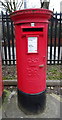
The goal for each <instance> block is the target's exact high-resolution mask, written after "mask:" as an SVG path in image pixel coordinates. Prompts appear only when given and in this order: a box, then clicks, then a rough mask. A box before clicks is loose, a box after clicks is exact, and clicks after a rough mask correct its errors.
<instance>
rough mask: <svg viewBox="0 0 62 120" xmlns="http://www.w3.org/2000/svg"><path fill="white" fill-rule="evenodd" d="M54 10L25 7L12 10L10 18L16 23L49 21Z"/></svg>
mask: <svg viewBox="0 0 62 120" xmlns="http://www.w3.org/2000/svg"><path fill="white" fill-rule="evenodd" d="M52 16H53V12H52V11H50V10H48V9H42V8H37V9H24V10H18V11H15V12H12V13H11V14H10V18H11V19H12V21H14V23H15V24H18V23H26V22H48V20H49V19H50V18H51V17H52Z"/></svg>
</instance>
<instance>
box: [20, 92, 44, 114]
mask: <svg viewBox="0 0 62 120" xmlns="http://www.w3.org/2000/svg"><path fill="white" fill-rule="evenodd" d="M18 106H19V108H20V109H21V110H22V111H24V112H25V113H26V114H28V113H38V112H40V111H42V112H43V110H44V109H45V106H46V91H43V92H41V93H39V94H37V95H36V94H34V95H32V94H26V93H24V92H22V91H20V90H18Z"/></svg>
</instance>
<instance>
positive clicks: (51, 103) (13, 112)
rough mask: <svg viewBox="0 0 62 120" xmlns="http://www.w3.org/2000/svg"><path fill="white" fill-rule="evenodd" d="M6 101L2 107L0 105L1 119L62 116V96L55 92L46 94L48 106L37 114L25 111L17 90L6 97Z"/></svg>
mask: <svg viewBox="0 0 62 120" xmlns="http://www.w3.org/2000/svg"><path fill="white" fill-rule="evenodd" d="M5 99H6V101H5V100H4V101H5V102H3V105H2V109H1V107H0V119H1V115H2V118H60V117H62V116H61V115H62V114H61V112H62V111H61V107H60V106H62V98H61V100H60V97H59V96H58V95H55V94H46V107H45V110H44V111H43V112H38V113H36V114H34V113H32V114H29V113H27V114H26V113H24V111H22V110H21V109H19V107H18V103H17V92H16V91H13V92H11V93H10V95H9V96H8V97H7V98H5Z"/></svg>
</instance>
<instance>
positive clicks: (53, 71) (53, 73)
mask: <svg viewBox="0 0 62 120" xmlns="http://www.w3.org/2000/svg"><path fill="white" fill-rule="evenodd" d="M2 70H3V80H14V79H17V71H16V66H3V68H2ZM60 79H62V68H61V66H60V65H47V80H60Z"/></svg>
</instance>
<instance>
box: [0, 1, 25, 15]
mask: <svg viewBox="0 0 62 120" xmlns="http://www.w3.org/2000/svg"><path fill="white" fill-rule="evenodd" d="M0 3H1V5H2V7H3V8H5V10H6V11H8V12H9V13H11V12H14V11H16V10H20V9H21V6H22V4H23V0H20V2H19V1H18V0H5V2H2V0H0Z"/></svg>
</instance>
